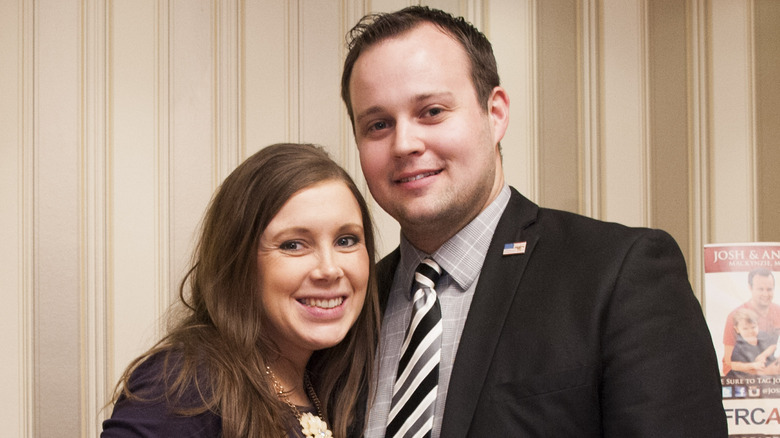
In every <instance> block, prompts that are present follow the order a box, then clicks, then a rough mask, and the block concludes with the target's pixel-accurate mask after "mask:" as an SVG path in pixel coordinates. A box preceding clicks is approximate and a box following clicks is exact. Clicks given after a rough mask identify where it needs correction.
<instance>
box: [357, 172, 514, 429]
mask: <svg viewBox="0 0 780 438" xmlns="http://www.w3.org/2000/svg"><path fill="white" fill-rule="evenodd" d="M509 196H510V190H509V186H507V185H505V186H504V187H503V189H502V190H501V192H500V193H499V195H498V196H497V197H496V199H494V200H493V202H492V203H490V205H488V206H487V208H485V209H484V210H483V211H482V212H481V213H480V214H479V215H478V216H477V217H476V218H474V220H473V221H471V222H470V223H469V224H468V225H466V226H465V227H463V229H462V230H460V231H459V232H458V233H457V234H456V235H454V236H453V237H452V238H451V239H450V240H448V241H447V242H445V243H444V245H442V246H441V248H439V249H438V250H437V251H436V252H435V253H433V254H431V256H432V257H433V259H434V260H436V262H437V263H438V264H439V265H440V266H441V267H442V269H444V271H445V273H446V274H445V275H442V277H441V278H440V279H439V283H438V285H437V287H436V292H437V294H438V297H439V302H440V304H441V313H442V324H443V332H442V346H441V347H442V351H441V364H440V365H439V392H438V394H437V396H436V410H435V413H434V419H433V434H432V437H433V438H438V437H439V434H440V432H441V420H442V415H443V413H444V400H446V398H447V386H449V382H450V375H451V373H452V364H453V363H454V362H455V352H456V351H457V350H458V343H459V342H460V335H461V332H462V331H463V325H464V323H465V322H466V315H467V314H468V311H469V306H470V305H471V298H472V297H473V296H474V289H475V288H476V285H477V280H478V279H479V273H480V271H481V270H482V264H483V262H484V261H485V255H486V254H487V250H488V247H489V246H490V240H491V239H492V238H493V233H494V232H495V230H496V225H497V224H498V220H499V219H500V218H501V214H502V213H503V212H504V209H505V208H506V205H507V203H508V202H509ZM426 256H427V254H425V253H423V252H421V251H419V250H417V249H416V248H414V247H413V246H412V245H411V244H410V243H409V242H408V241H407V240H406V239H405V238H404V237H403V236H401V261H400V262H399V264H398V269H396V272H395V277H394V278H393V287H392V291H391V292H390V297H389V300H388V302H387V309H386V310H385V315H384V319H383V320H382V334H381V341H380V350H379V352H378V358H377V363H378V366H379V382H378V387H377V394H376V399H375V400H374V404H373V407H372V409H371V412H370V413H369V418H368V422H367V425H366V437H367V438H381V437H384V433H385V427H386V426H387V415H388V413H389V412H390V401H391V399H392V394H393V384H394V383H395V376H396V373H397V368H398V361H399V356H400V349H401V344H402V343H403V341H404V335H405V333H406V328H407V326H408V325H409V318H410V317H411V314H412V301H411V292H410V291H411V288H412V278H413V276H414V270H415V269H416V268H417V265H418V264H420V262H421V261H422V260H423V259H424V258H425V257H426Z"/></svg>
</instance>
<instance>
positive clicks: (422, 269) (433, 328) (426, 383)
mask: <svg viewBox="0 0 780 438" xmlns="http://www.w3.org/2000/svg"><path fill="white" fill-rule="evenodd" d="M440 275H441V268H440V267H439V265H438V264H436V262H435V261H433V259H431V258H426V259H425V260H423V261H422V263H420V265H419V266H418V267H417V271H415V273H414V284H413V286H412V292H413V295H412V301H413V302H414V308H413V309H412V317H411V322H410V323H409V328H408V329H407V331H406V337H405V338H404V343H403V345H402V346H401V360H400V362H399V363H398V374H397V376H396V380H395V386H393V400H392V404H391V405H390V415H389V417H388V420H387V421H388V423H387V433H386V434H385V437H386V438H396V437H404V438H406V437H430V436H431V430H432V429H433V410H434V408H435V406H436V392H437V390H438V387H439V361H440V360H441V359H440V357H441V331H442V325H441V307H440V306H439V300H438V299H437V298H436V290H435V287H436V282H437V281H438V280H439V276H440Z"/></svg>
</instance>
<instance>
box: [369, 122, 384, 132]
mask: <svg viewBox="0 0 780 438" xmlns="http://www.w3.org/2000/svg"><path fill="white" fill-rule="evenodd" d="M385 128H387V122H384V121H381V122H376V123H374V124H373V125H371V126H369V128H368V130H369V131H380V130H382V129H385Z"/></svg>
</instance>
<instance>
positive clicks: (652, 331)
mask: <svg viewBox="0 0 780 438" xmlns="http://www.w3.org/2000/svg"><path fill="white" fill-rule="evenodd" d="M512 242H527V248H526V251H525V253H524V254H517V255H507V256H504V255H502V251H503V246H504V244H505V243H512ZM399 257H400V256H399V251H398V250H397V249H396V251H395V252H394V253H392V254H390V255H388V256H387V257H385V258H384V259H383V260H382V261H381V262H380V264H379V269H378V272H379V282H380V295H381V300H382V308H383V309H384V305H385V304H386V302H387V294H388V292H389V290H390V285H391V283H392V280H393V273H394V272H395V268H396V266H397V265H398V261H399ZM726 428H727V426H726V418H725V415H724V411H723V405H722V402H721V387H720V376H719V372H718V364H717V359H716V356H715V351H714V349H713V345H712V338H711V336H710V333H709V331H708V329H707V326H706V323H705V320H704V318H703V315H702V311H701V307H700V305H699V302H698V301H697V300H696V298H695V296H694V295H693V293H692V291H691V287H690V285H689V283H688V277H687V272H686V268H685V261H684V259H683V256H682V254H681V252H680V250H679V248H678V246H677V244H676V243H675V242H674V240H673V239H672V238H671V236H669V235H668V234H666V233H665V232H663V231H659V230H650V229H636V228H628V227H624V226H622V225H617V224H610V223H605V222H600V221H596V220H593V219H589V218H586V217H583V216H579V215H575V214H571V213H566V212H561V211H555V210H550V209H545V208H539V207H538V206H537V205H536V204H534V203H532V202H531V201H529V200H528V199H526V198H524V197H523V196H522V195H520V194H519V193H518V192H516V191H515V190H514V189H513V190H512V196H511V199H510V201H509V204H508V206H507V208H506V210H505V212H504V214H503V216H502V217H501V220H500V222H499V223H498V227H497V229H496V232H495V235H494V236H493V240H492V241H491V243H490V249H489V250H488V254H487V257H486V259H485V263H484V265H483V267H482V273H481V275H480V278H479V282H478V284H477V289H476V291H475V294H474V299H473V301H472V304H471V308H470V310H469V314H468V320H467V322H466V325H465V328H464V330H463V335H462V338H461V341H460V346H459V348H458V352H457V355H456V359H455V365H454V368H453V372H452V378H451V381H450V385H449V389H448V395H447V401H446V405H445V413H444V419H443V425H442V432H441V436H442V437H444V438H457V437H466V436H468V437H492V436H511V437H520V436H540V437H551V436H556V437H601V436H606V437H621V438H622V437H654V438H655V437H667V436H668V437H707V438H711V437H720V436H726V435H727V429H726Z"/></svg>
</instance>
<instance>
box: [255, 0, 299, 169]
mask: <svg viewBox="0 0 780 438" xmlns="http://www.w3.org/2000/svg"><path fill="white" fill-rule="evenodd" d="M286 5H287V2H253V1H248V2H245V4H244V15H243V19H244V25H243V29H244V35H243V38H242V39H243V53H242V56H243V59H244V63H243V65H244V72H243V75H244V82H243V84H242V86H243V95H244V99H243V103H244V107H243V120H242V126H243V129H244V132H245V134H244V135H245V141H246V148H247V151H246V153H247V154H252V153H253V152H256V151H257V150H259V149H260V148H262V147H264V146H267V145H269V144H272V143H279V142H284V141H289V140H291V138H290V134H291V132H290V131H291V129H290V117H289V113H290V109H289V105H290V101H289V99H288V97H289V93H290V92H289V88H290V86H291V84H290V76H289V68H288V67H289V62H288V56H290V54H289V47H288V44H289V38H290V36H289V35H288V34H287V33H286V28H287V24H286V23H287V21H288V20H289V16H288V14H287V10H288V8H287V6H286ZM296 45H297V44H296ZM296 107H297V104H296ZM294 131H296V132H297V129H294Z"/></svg>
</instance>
